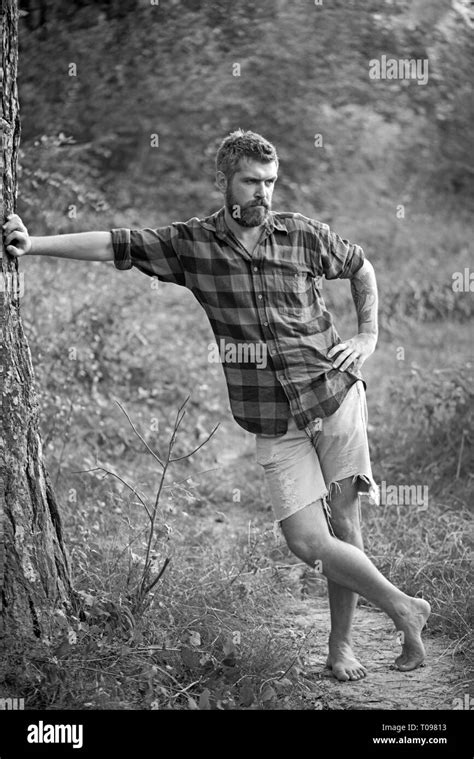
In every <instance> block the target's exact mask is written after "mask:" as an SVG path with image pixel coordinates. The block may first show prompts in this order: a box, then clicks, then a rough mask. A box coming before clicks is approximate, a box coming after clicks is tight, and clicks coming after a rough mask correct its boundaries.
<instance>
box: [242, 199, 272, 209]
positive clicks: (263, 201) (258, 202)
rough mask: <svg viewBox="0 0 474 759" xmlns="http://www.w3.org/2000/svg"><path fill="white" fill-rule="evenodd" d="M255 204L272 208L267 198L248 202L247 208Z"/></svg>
mask: <svg viewBox="0 0 474 759" xmlns="http://www.w3.org/2000/svg"><path fill="white" fill-rule="evenodd" d="M255 206H263V207H264V208H270V205H269V204H268V203H267V201H266V200H255V201H252V202H250V203H247V204H246V206H245V208H254V207H255Z"/></svg>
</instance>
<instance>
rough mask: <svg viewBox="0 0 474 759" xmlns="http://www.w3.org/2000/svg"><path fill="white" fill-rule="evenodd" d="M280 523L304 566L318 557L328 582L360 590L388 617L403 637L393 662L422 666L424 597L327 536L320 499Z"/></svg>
mask: <svg viewBox="0 0 474 759" xmlns="http://www.w3.org/2000/svg"><path fill="white" fill-rule="evenodd" d="M281 526H282V530H283V534H284V535H285V538H286V541H287V543H288V546H289V548H290V550H291V551H293V553H294V554H295V555H296V556H298V557H299V558H300V559H301V560H302V561H305V562H306V563H307V564H309V566H314V563H315V561H321V562H322V571H323V574H324V575H325V576H326V577H327V578H328V579H329V580H331V581H332V582H335V583H337V584H338V585H342V586H343V587H345V588H347V589H348V590H351V591H352V592H353V593H360V594H361V595H363V596H364V598H367V599H368V600H369V601H371V602H372V603H373V604H375V605H376V606H378V607H379V608H380V609H382V610H383V611H384V612H385V613H386V614H388V616H389V617H390V618H391V619H392V620H393V622H394V624H395V628H396V630H398V631H401V632H402V633H403V639H404V643H403V650H402V654H401V656H400V657H398V659H397V660H396V664H397V666H398V668H399V669H403V670H409V669H415V668H416V667H418V666H420V664H422V662H423V660H424V658H425V649H424V646H423V643H422V640H421V631H422V629H423V627H424V625H425V623H426V620H427V619H428V616H429V614H430V605H429V603H428V602H427V601H424V600H423V599H421V598H411V597H410V596H407V595H406V593H403V592H402V591H401V590H399V589H398V588H396V587H395V585H392V583H391V582H389V580H387V579H386V578H385V577H384V576H383V575H382V574H381V573H380V572H379V571H378V569H377V568H376V567H375V566H374V564H372V562H371V561H370V559H369V558H368V557H367V556H366V555H365V554H364V553H363V551H361V550H360V549H359V548H357V547H356V546H353V545H350V544H349V543H344V542H343V541H341V540H339V539H338V538H334V537H333V536H332V535H330V533H329V529H328V526H327V522H326V518H325V516H324V513H323V509H322V504H321V501H317V502H315V503H312V504H310V505H309V506H305V508H304V509H301V510H300V511H298V512H296V514H293V515H292V516H290V517H288V518H287V519H284V520H283V521H282V523H281Z"/></svg>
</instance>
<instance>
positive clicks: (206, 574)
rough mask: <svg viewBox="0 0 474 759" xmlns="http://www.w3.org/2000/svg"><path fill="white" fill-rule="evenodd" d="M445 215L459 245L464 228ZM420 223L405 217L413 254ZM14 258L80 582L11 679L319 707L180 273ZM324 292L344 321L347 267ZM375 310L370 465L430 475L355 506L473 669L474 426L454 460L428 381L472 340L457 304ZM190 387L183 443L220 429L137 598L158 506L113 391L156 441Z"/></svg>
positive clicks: (289, 577)
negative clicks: (388, 500)
mask: <svg viewBox="0 0 474 759" xmlns="http://www.w3.org/2000/svg"><path fill="white" fill-rule="evenodd" d="M453 225H454V227H455V232H456V234H453V236H452V238H451V242H452V244H453V245H454V242H453V241H454V240H457V239H461V238H462V236H463V231H464V233H465V232H466V227H463V226H462V222H460V221H458V220H456V221H454V222H453ZM369 228H370V225H369ZM385 231H386V232H387V235H388V225H387V229H386V230H385ZM437 233H439V235H440V238H441V239H442V240H443V241H444V242H445V243H446V246H447V245H448V243H449V240H450V238H449V234H448V232H447V231H446V225H445V222H444V221H442V220H439V223H438V226H437V225H436V223H435V222H433V221H432V223H431V228H430V237H429V240H430V241H431V242H430V246H431V247H430V250H431V255H432V256H434V257H436V256H437V260H438V261H439V263H440V267H441V269H442V268H443V267H445V268H446V266H447V267H448V269H449V267H450V264H447V263H446V260H447V258H448V257H449V253H450V251H449V249H448V250H446V249H443V250H442V251H439V250H438V249H437V248H436V246H435V241H436V239H437V237H436V235H437ZM420 234H421V232H420ZM423 234H424V233H423ZM412 236H413V230H412V234H411V236H410V241H411V242H410V245H411V248H410V250H411V252H413V251H414V250H415V248H416V240H415V241H413V240H412ZM422 239H423V244H424V243H425V241H426V238H425V237H424V236H423V237H422ZM397 245H399V246H400V247H399V248H397V249H396V251H398V253H399V256H400V259H401V261H404V268H403V278H404V279H403V281H401V282H400V281H397V283H396V284H394V273H393V270H394V267H393V266H391V265H390V263H389V262H388V261H387V259H384V261H383V262H382V261H381V262H380V264H379V270H378V276H379V283H380V286H381V292H382V293H384V292H388V293H390V297H391V302H395V301H396V297H397V293H398V292H399V291H400V290H403V282H404V281H408V280H410V277H411V276H412V275H411V272H412V268H411V267H412V263H411V262H410V261H409V260H408V254H407V255H405V253H406V252H405V248H404V245H403V244H401V243H400V242H397ZM457 251H458V249H457ZM409 255H411V253H410V252H409ZM461 263H462V262H461ZM385 264H386V266H385ZM22 266H23V268H24V271H25V281H26V291H25V299H24V303H23V305H22V311H23V317H24V321H25V328H26V333H27V335H28V339H29V341H30V346H31V350H32V354H33V362H34V365H35V371H36V376H37V384H38V388H39V391H40V404H41V413H42V431H43V438H44V440H45V455H46V460H47V466H48V469H49V471H50V473H51V475H52V477H53V482H55V487H56V490H57V493H58V497H59V500H60V503H61V504H62V507H63V520H64V531H65V534H66V536H67V544H68V548H69V552H70V557H71V572H72V576H73V581H74V585H75V588H76V590H77V592H78V595H77V599H76V601H77V602H76V605H75V607H74V609H73V610H72V616H71V618H70V619H66V618H65V617H63V616H62V615H61V614H57V615H55V617H54V618H53V619H52V620H51V634H50V637H49V640H47V641H38V642H37V643H36V644H35V646H34V647H33V648H32V649H30V650H28V651H24V650H21V648H20V647H18V648H16V644H15V642H12V646H11V648H12V656H11V657H9V660H8V662H4V663H3V664H2V669H1V670H0V678H1V679H2V680H3V683H4V684H5V685H6V686H7V687H8V684H9V683H10V686H12V684H13V683H15V691H16V692H17V693H18V692H21V693H22V695H24V697H25V700H26V702H27V704H28V705H29V706H30V707H37V708H39V707H44V708H48V709H59V708H84V709H101V708H115V709H138V708H150V709H153V708H160V709H199V708H202V709H207V708H219V709H242V708H261V709H281V708H285V709H288V708H290V709H302V708H311V706H308V704H310V703H311V698H314V695H315V686H314V683H313V684H312V687H311V693H310V692H309V688H308V687H307V686H306V685H305V681H304V678H301V677H300V675H301V672H302V656H303V654H304V651H305V650H306V648H307V647H308V645H310V639H309V637H308V636H304V635H303V636H302V635H301V634H300V633H299V632H298V631H295V630H292V629H291V625H289V624H288V621H287V620H285V618H284V614H282V612H281V610H282V609H284V607H285V603H286V601H287V599H288V598H293V597H300V594H301V572H300V568H299V567H298V566H297V564H295V562H294V560H293V559H292V558H291V556H290V555H289V554H288V552H287V551H286V550H285V549H283V548H281V547H280V548H279V547H278V546H277V545H276V544H275V538H274V535H273V533H272V516H271V511H270V503H269V499H268V494H267V492H266V490H265V486H264V481H263V476H262V473H261V471H260V468H259V467H258V465H257V464H256V463H255V462H254V460H253V440H252V438H251V436H249V435H247V434H246V433H245V432H244V431H243V430H241V429H240V428H239V427H238V426H237V425H236V424H235V423H234V422H233V420H232V418H231V415H230V409H229V403H228V399H227V394H226V388H225V382H224V378H223V374H222V370H221V368H220V367H216V366H215V365H213V364H209V363H208V361H207V346H208V344H209V343H211V342H212V341H213V335H212V332H211V329H210V327H209V324H208V323H207V320H206V319H205V316H204V314H203V313H202V311H201V309H200V307H199V306H198V304H197V302H196V301H195V300H194V299H193V297H192V295H191V294H190V293H189V292H186V291H184V290H182V289H181V288H177V287H174V286H172V285H170V286H164V285H163V286H160V287H159V289H158V291H155V290H152V288H151V280H149V279H148V278H145V277H144V276H143V275H141V274H140V273H139V272H126V273H120V272H117V271H116V270H115V269H114V268H113V266H112V265H104V264H92V265H88V264H85V263H81V262H67V263H66V262H61V261H58V260H55V259H44V260H36V259H27V260H26V261H25V262H24V264H23V262H22ZM415 268H416V267H415ZM446 271H447V269H446ZM448 273H449V272H448ZM326 290H327V293H328V297H327V302H328V303H329V304H330V306H331V307H332V308H334V310H335V312H336V316H337V324H338V327H339V331H340V332H341V335H342V336H344V335H345V334H349V333H351V332H353V330H354V328H355V325H354V318H353V316H352V314H351V310H350V295H349V288H348V285H347V283H332V284H331V285H330V284H328V285H327V286H326ZM443 303H444V301H443ZM435 310H436V309H435ZM407 311H408V312H407ZM381 313H382V333H381V340H380V343H379V348H378V351H377V354H376V357H373V358H372V359H371V360H370V361H369V362H368V363H367V365H366V368H365V370H364V373H365V376H366V379H367V383H368V401H369V415H370V424H371V428H370V440H371V449H372V454H373V461H374V474H375V477H376V479H377V481H379V482H380V480H382V479H385V480H386V481H387V482H393V483H396V484H398V483H400V484H407V483H408V484H415V485H417V484H420V485H423V484H424V483H427V484H429V486H430V501H429V509H428V510H426V511H423V510H421V509H418V508H416V507H413V506H409V505H403V504H402V505H397V506H381V507H375V506H373V505H370V504H369V503H368V502H367V503H364V524H365V528H364V530H365V542H366V549H367V551H368V553H369V555H370V556H371V557H372V558H373V560H374V561H375V563H376V564H377V566H378V567H379V568H380V569H381V570H382V571H383V572H384V573H385V574H387V576H388V577H389V578H390V579H391V580H392V581H393V582H395V583H396V584H397V585H399V586H400V587H401V588H402V589H403V590H405V591H406V592H408V593H411V594H422V595H424V596H426V597H427V598H429V599H430V601H431V602H432V605H433V611H434V613H433V616H432V618H431V621H430V626H429V633H430V634H433V635H437V634H444V635H446V636H448V638H449V641H450V645H452V650H453V651H455V652H456V654H457V655H458V661H460V662H465V663H466V666H467V662H468V656H469V652H470V648H469V646H470V637H469V631H470V629H472V625H471V620H470V618H469V617H468V612H467V608H468V593H469V563H468V547H467V545H466V538H467V530H468V523H469V522H468V508H467V505H468V502H469V498H470V493H471V492H472V476H473V475H472V472H471V471H470V470H469V466H468V463H469V460H470V458H471V459H472V456H471V454H470V452H471V451H472V432H473V427H472V418H471V420H470V421H469V422H467V421H466V422H465V423H464V422H463V424H465V426H466V429H467V431H468V436H467V438H466V441H465V449H464V453H463V456H462V457H461V464H460V465H459V445H457V444H456V440H455V437H456V434H455V433H456V430H458V426H459V425H461V427H462V426H463V424H461V417H460V413H461V411H462V409H461V410H460V406H459V404H458V403H457V401H455V402H454V405H452V404H451V405H449V404H446V403H445V401H446V398H448V400H449V399H450V398H451V395H450V393H451V390H452V387H451V386H450V387H451V390H449V388H448V390H447V389H446V384H443V383H441V385H440V386H438V385H436V383H434V384H433V381H432V378H433V376H434V375H433V372H434V371H435V370H440V369H441V370H443V371H446V372H448V373H449V376H450V377H451V378H452V377H454V378H456V376H458V375H457V370H454V371H453V370H451V369H450V367H451V364H452V362H453V361H454V360H456V361H458V360H459V358H460V357H462V356H464V355H466V352H467V351H468V350H469V346H470V339H471V338H470V335H469V331H468V328H467V325H466V324H465V322H464V319H463V318H461V316H459V315H458V314H457V312H456V311H454V312H453V311H451V312H449V313H446V315H445V316H443V318H440V316H439V314H438V315H435V316H434V317H433V318H431V315H430V313H431V312H430V309H429V308H425V309H422V310H421V312H417V318H418V319H419V320H418V321H417V319H415V317H414V315H413V313H412V312H411V311H410V309H409V308H407V309H405V311H403V310H402V311H400V309H398V310H397V309H395V311H394V313H393V314H392V313H390V314H389V313H388V312H387V311H386V310H384V306H383V302H382V308H381ZM463 313H464V312H463ZM420 314H421V316H420ZM58 324H60V325H61V329H59V330H58ZM441 345H442V346H443V350H442V351H440V350H439V346H441ZM400 347H402V348H404V351H405V353H404V358H403V359H402V360H400V358H399V353H397V351H398V349H399V348H400ZM462 363H463V365H464V364H465V363H466V362H465V361H464V362H462ZM414 371H415V372H417V375H416V377H415V378H414V379H413V377H414V375H413V372H414ZM408 387H411V388H412V393H411V396H410V398H411V401H410V404H411V405H410V406H409V407H408V405H407V400H406V395H407V394H406V389H407V388H408ZM427 387H428V388H431V391H432V395H433V404H434V406H435V407H438V406H439V407H443V408H444V407H446V408H447V410H446V411H445V415H444V417H443V416H442V418H441V422H440V426H439V427H436V425H434V426H433V424H431V426H430V423H429V420H428V422H427V420H426V403H425V401H426V398H425V400H420V399H422V398H424V397H425V395H426V388H427ZM440 388H441V389H440ZM453 392H454V391H453ZM188 395H189V396H190V401H189V404H188V405H187V407H186V415H185V417H184V419H183V423H182V428H181V431H180V434H179V435H178V437H177V440H176V443H175V449H174V453H175V455H176V456H177V457H180V456H185V455H186V454H187V452H189V450H191V449H193V448H195V447H196V446H198V445H200V443H201V442H202V441H203V440H205V438H206V436H207V435H208V434H209V433H210V432H211V430H212V428H213V427H214V425H215V424H216V423H217V422H219V423H220V426H219V428H218V430H217V432H216V433H215V435H214V436H213V437H212V438H211V439H210V441H209V442H208V443H207V444H206V445H205V446H203V447H202V448H200V449H199V451H198V452H197V453H196V454H195V455H194V456H193V457H191V458H183V459H181V460H180V461H178V462H176V463H175V464H173V465H172V468H171V469H170V473H169V477H168V479H167V482H166V483H165V487H164V490H163V493H162V497H161V499H160V503H159V510H158V512H157V518H156V532H155V540H154V543H153V546H152V550H151V551H150V561H151V566H152V569H153V571H154V572H155V576H156V574H157V573H159V572H160V571H161V570H162V569H163V567H164V566H165V562H166V560H168V559H169V564H166V566H165V568H164V570H163V574H162V576H161V577H160V580H159V582H158V583H157V585H156V586H155V588H153V590H152V591H151V592H149V593H148V594H147V598H146V600H147V603H143V604H142V605H141V606H140V608H138V607H137V606H136V603H134V599H135V600H136V588H137V586H138V584H139V582H140V578H142V577H143V570H144V562H145V561H146V552H147V546H148V542H147V526H148V517H147V515H146V513H145V509H144V507H143V503H142V502H141V501H145V503H151V504H152V503H153V498H154V495H155V494H156V492H157V487H158V483H159V478H160V467H159V466H158V465H157V462H156V461H154V460H153V458H152V456H151V455H150V454H149V452H148V451H147V450H146V448H145V447H144V446H143V444H142V443H141V442H140V441H139V440H138V439H137V437H136V435H135V434H134V432H133V430H132V429H131V427H130V425H129V424H128V423H127V420H126V419H125V417H124V415H123V413H122V412H121V411H120V408H119V406H118V405H117V403H115V401H116V400H117V401H119V402H120V403H121V404H122V405H123V407H124V408H125V409H126V411H127V413H128V414H129V415H130V418H131V419H132V420H133V422H134V424H135V425H136V426H137V428H138V429H139V430H140V432H141V434H142V435H143V436H144V437H145V438H146V440H147V442H148V444H149V445H150V446H152V447H154V448H155V449H158V450H160V451H163V450H164V449H165V447H166V445H167V442H168V441H169V439H170V436H171V434H172V431H173V424H174V419H175V415H176V411H177V409H178V408H179V406H181V404H182V403H183V401H184V400H185V398H186V397H187V396H188ZM440 429H441V430H443V429H444V431H445V432H446V431H447V433H449V435H454V439H453V440H454V442H453V447H452V449H451V448H449V447H448V448H447V449H446V450H448V454H447V455H445V456H444V457H443V453H442V450H443V448H442V446H441V448H440V447H439V446H438V445H437V443H436V441H437V440H438V437H437V436H438V435H439V433H440ZM458 431H460V428H459V430H458ZM449 435H448V437H449ZM449 439H451V438H449ZM415 454H416V455H415ZM98 467H102V468H103V469H107V470H109V471H112V472H115V473H116V474H117V475H119V476H120V478H122V479H123V480H126V481H127V482H129V483H130V484H131V485H133V488H134V489H135V490H136V492H135V493H133V492H132V491H131V490H130V489H128V488H126V487H125V486H124V485H123V484H122V483H121V482H120V481H119V480H118V479H117V478H116V477H113V476H111V475H109V476H104V471H101V470H99V469H98ZM85 470H94V471H85Z"/></svg>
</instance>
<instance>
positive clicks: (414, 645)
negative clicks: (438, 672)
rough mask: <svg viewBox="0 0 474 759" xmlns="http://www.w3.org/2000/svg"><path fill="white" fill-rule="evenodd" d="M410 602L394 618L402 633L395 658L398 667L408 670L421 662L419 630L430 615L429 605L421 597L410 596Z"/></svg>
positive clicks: (421, 650) (422, 647)
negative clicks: (399, 652)
mask: <svg viewBox="0 0 474 759" xmlns="http://www.w3.org/2000/svg"><path fill="white" fill-rule="evenodd" d="M411 601H412V603H411V604H410V606H409V608H408V609H407V610H405V611H404V612H403V613H402V614H400V617H399V618H398V619H397V620H396V625H397V629H398V630H399V631H400V632H402V633H403V638H402V653H401V654H400V656H399V657H398V658H397V659H395V664H396V666H397V667H398V669H400V670H402V671H403V672H408V671H409V670H410V669H416V668H417V667H419V666H420V665H421V664H423V662H424V659H425V647H424V645H423V642H422V640H421V631H422V630H423V628H424V626H425V624H426V620H427V619H428V617H429V616H430V612H431V607H430V605H429V603H428V601H425V600H424V599H423V598H412V599H411Z"/></svg>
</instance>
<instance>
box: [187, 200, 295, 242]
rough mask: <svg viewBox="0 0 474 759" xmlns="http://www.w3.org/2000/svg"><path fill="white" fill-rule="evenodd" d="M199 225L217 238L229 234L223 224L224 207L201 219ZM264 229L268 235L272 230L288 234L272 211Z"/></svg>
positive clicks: (280, 220)
mask: <svg viewBox="0 0 474 759" xmlns="http://www.w3.org/2000/svg"><path fill="white" fill-rule="evenodd" d="M201 225H202V226H203V227H204V228H205V229H210V230H211V231H213V232H216V234H217V236H218V237H225V236H226V235H227V233H228V232H229V227H228V226H227V224H226V223H225V217H224V207H222V208H220V209H219V211H216V213H214V214H212V216H208V217H207V218H206V219H203V220H202V221H201ZM265 227H266V230H267V232H268V234H271V233H272V232H273V230H274V229H276V230H277V231H278V232H286V233H288V229H287V228H286V226H285V224H284V223H283V220H282V219H278V218H277V216H276V214H275V213H274V212H273V211H270V215H269V217H268V219H267V220H266V221H265Z"/></svg>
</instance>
